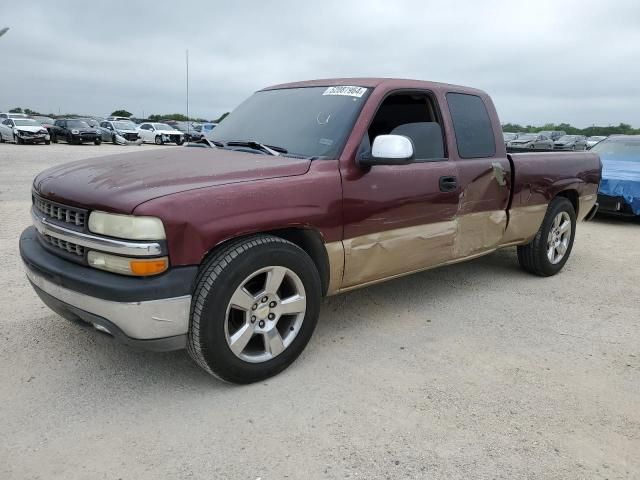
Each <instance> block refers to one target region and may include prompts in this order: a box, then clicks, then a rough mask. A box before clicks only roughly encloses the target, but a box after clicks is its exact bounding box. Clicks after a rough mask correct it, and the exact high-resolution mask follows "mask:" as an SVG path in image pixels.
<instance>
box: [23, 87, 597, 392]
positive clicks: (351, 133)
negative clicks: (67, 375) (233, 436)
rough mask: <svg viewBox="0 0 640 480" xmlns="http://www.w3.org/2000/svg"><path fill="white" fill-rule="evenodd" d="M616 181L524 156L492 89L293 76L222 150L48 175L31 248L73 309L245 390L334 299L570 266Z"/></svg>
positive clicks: (255, 105)
mask: <svg viewBox="0 0 640 480" xmlns="http://www.w3.org/2000/svg"><path fill="white" fill-rule="evenodd" d="M600 174H601V166H600V160H599V158H598V156H597V155H595V154H592V153H530V154H528V153H522V154H511V155H509V154H507V153H506V151H505V146H504V142H503V139H502V132H501V128H500V122H499V120H498V116H497V114H496V111H495V108H494V106H493V103H492V101H491V99H490V98H489V96H488V95H487V94H486V93H484V92H482V91H479V90H475V89H471V88H465V87H459V86H454V85H446V84H439V83H431V82H422V81H413V80H390V79H368V78H367V79H362V78H359V79H337V80H316V81H310V82H301V83H291V84H286V85H277V86H274V87H269V88H266V89H264V90H261V91H259V92H257V93H255V94H254V95H253V96H251V97H250V98H249V99H248V100H246V101H245V102H244V103H242V104H241V105H240V106H239V107H238V108H237V109H236V110H235V111H233V113H232V114H231V115H229V117H227V118H226V119H225V120H224V121H223V122H222V123H221V124H220V125H219V126H218V127H217V128H216V129H215V130H214V131H213V135H212V139H211V142H210V143H209V144H208V145H201V146H198V147H197V148H193V147H191V148H189V147H181V148H172V149H163V150H152V151H142V152H139V153H127V154H122V155H114V156H109V157H103V158H98V159H93V160H87V161H80V162H74V163H68V164H66V165H62V166H59V167H54V168H51V169H49V170H47V171H45V172H43V173H41V174H40V175H38V176H37V177H36V178H35V180H34V182H33V192H32V195H33V207H32V210H31V215H32V218H33V226H32V227H30V228H27V229H26V230H25V231H24V232H23V234H22V236H21V238H20V252H21V255H22V258H23V260H24V263H25V265H26V272H27V276H28V278H29V280H30V282H31V283H32V285H33V287H34V289H35V290H36V292H37V293H38V295H39V296H40V297H41V299H42V300H43V301H44V302H45V303H46V304H47V305H48V306H49V307H51V308H52V309H53V310H54V311H55V312H57V313H59V314H60V315H62V316H63V317H66V318H69V319H80V320H83V321H85V322H88V323H89V324H92V325H93V326H95V327H96V328H97V329H98V330H101V331H104V332H107V333H109V334H110V335H112V336H113V337H115V338H117V339H119V340H121V341H122V342H124V343H126V344H129V345H135V346H139V347H143V348H147V349H152V350H172V349H180V348H187V350H188V352H189V354H190V355H191V356H192V357H193V359H194V360H195V361H196V362H197V363H198V364H199V365H200V366H202V367H203V368H204V369H205V370H206V371H208V372H209V373H211V374H213V375H215V376H217V377H219V378H221V379H224V380H227V381H230V382H238V383H247V382H254V381H258V380H261V379H264V378H266V377H269V376H271V375H274V374H276V373H278V372H280V371H282V370H283V369H284V368H286V367H287V366H288V365H289V364H291V363H292V362H293V361H294V360H295V358H296V357H297V356H298V355H299V354H300V353H301V352H302V350H303V349H304V347H305V346H306V344H307V342H308V341H309V339H310V337H311V334H312V332H313V330H314V327H315V325H316V322H317V319H318V315H319V312H320V305H321V301H322V297H323V296H325V295H333V294H336V293H341V292H346V291H349V290H352V289H355V288H359V287H362V286H366V285H370V284H372V283H376V282H381V281H384V280H388V279H392V278H395V277H399V276H401V275H406V274H409V273H413V272H418V271H421V270H425V269H429V268H433V267H437V266H441V265H447V264H451V263H455V262H460V261H464V260H469V259H473V258H477V257H479V256H481V255H485V254H487V253H490V252H493V251H494V250H496V249H497V248H503V247H512V246H517V249H518V260H519V263H520V265H521V266H522V267H523V268H524V270H526V271H528V272H531V273H533V274H537V275H542V276H549V275H554V274H556V273H557V272H558V271H560V270H561V269H562V267H563V266H564V264H565V263H566V262H567V260H568V258H569V255H570V253H571V247H572V244H573V240H574V235H575V231H576V221H578V220H582V219H588V218H590V217H591V216H592V215H593V214H594V213H595V210H596V209H597V204H596V198H597V197H596V195H597V192H598V184H599V182H600Z"/></svg>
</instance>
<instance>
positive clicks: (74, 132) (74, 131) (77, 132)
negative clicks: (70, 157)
mask: <svg viewBox="0 0 640 480" xmlns="http://www.w3.org/2000/svg"><path fill="white" fill-rule="evenodd" d="M71 133H72V134H73V135H78V134H79V133H80V130H75V129H74V130H71Z"/></svg>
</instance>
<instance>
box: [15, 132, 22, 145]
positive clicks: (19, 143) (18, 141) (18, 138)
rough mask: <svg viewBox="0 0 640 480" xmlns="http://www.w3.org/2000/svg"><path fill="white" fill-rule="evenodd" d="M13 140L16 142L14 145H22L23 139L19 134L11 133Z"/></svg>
mask: <svg viewBox="0 0 640 480" xmlns="http://www.w3.org/2000/svg"><path fill="white" fill-rule="evenodd" d="M13 141H14V142H16V145H23V144H24V140H23V139H21V138H20V137H19V136H17V135H15V134H14V135H13Z"/></svg>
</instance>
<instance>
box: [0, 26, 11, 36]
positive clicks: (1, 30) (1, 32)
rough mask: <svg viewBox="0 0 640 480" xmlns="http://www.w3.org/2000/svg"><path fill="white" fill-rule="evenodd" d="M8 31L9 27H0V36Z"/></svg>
mask: <svg viewBox="0 0 640 480" xmlns="http://www.w3.org/2000/svg"><path fill="white" fill-rule="evenodd" d="M8 31H9V27H4V28H0V37H1V36H2V35H4V34H5V33H7V32H8Z"/></svg>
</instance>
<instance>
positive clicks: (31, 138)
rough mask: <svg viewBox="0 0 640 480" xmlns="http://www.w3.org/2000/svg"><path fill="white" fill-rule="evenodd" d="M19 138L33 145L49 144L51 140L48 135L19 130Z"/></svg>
mask: <svg viewBox="0 0 640 480" xmlns="http://www.w3.org/2000/svg"><path fill="white" fill-rule="evenodd" d="M18 136H19V137H20V138H21V139H22V140H24V141H25V142H31V143H40V142H48V141H49V140H51V137H50V136H49V134H48V133H25V132H21V131H19V130H18Z"/></svg>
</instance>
